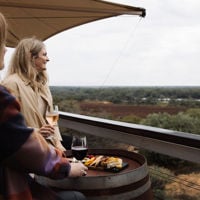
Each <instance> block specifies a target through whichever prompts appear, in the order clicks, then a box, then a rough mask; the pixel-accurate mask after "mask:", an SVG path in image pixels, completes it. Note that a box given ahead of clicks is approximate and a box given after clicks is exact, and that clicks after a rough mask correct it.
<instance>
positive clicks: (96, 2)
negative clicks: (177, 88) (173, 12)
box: [0, 0, 145, 47]
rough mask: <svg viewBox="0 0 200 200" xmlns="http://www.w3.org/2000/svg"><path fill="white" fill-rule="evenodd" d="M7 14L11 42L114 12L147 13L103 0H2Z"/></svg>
mask: <svg viewBox="0 0 200 200" xmlns="http://www.w3.org/2000/svg"><path fill="white" fill-rule="evenodd" d="M0 12H2V13H3V14H4V15H5V17H6V18H7V21H8V25H9V34H8V40H7V46H9V47H14V46H15V45H16V44H17V42H18V41H19V40H20V39H22V38H24V37H28V36H37V37H38V38H39V39H41V40H45V39H47V38H49V37H51V36H53V35H55V34H57V33H59V32H62V31H64V30H67V29H69V28H72V27H75V26H78V25H81V24H84V23H88V22H92V21H95V20H99V19H103V18H108V17H112V16H117V15H122V14H128V15H139V16H142V17H144V16H145V9H143V8H138V7H132V6H127V5H122V4H116V3H108V2H105V1H100V0H0Z"/></svg>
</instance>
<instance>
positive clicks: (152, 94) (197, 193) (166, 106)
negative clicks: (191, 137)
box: [51, 86, 200, 200]
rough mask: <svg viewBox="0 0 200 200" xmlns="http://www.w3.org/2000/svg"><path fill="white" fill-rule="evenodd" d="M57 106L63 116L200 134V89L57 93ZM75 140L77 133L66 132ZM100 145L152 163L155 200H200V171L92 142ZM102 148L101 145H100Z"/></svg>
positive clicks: (92, 89) (186, 164) (58, 89)
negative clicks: (135, 155)
mask: <svg viewBox="0 0 200 200" xmlns="http://www.w3.org/2000/svg"><path fill="white" fill-rule="evenodd" d="M51 91H52V94H53V98H54V104H58V105H59V109H60V110H61V111H64V112H71V113H76V114H82V115H88V116H95V117H100V118H106V119H112V120H117V121H124V122H129V123H136V124H144V125H149V126H154V127H160V128H165V129H171V130H177V131H182V132H187V133H193V134H200V87H58V86H56V87H55V86H54V87H53V86H52V87H51ZM67 132H68V134H73V131H72V130H67ZM88 141H89V146H90V147H91V148H92V147H96V146H98V145H102V144H103V145H104V146H109V147H112V146H113V148H123V149H126V150H130V151H137V152H139V153H141V154H143V155H144V156H145V157H146V158H147V162H148V166H149V171H150V176H151V182H152V189H153V192H154V195H155V199H165V200H172V199H173V200H197V199H199V198H200V166H199V165H198V164H196V163H190V162H186V161H183V160H179V159H175V158H172V157H169V156H165V155H160V154H157V153H153V152H148V151H146V150H143V149H137V147H132V146H129V145H127V144H121V143H118V144H116V142H115V143H113V142H112V141H109V142H108V141H106V140H103V139H99V138H98V140H97V138H95V137H94V136H90V135H89V136H88ZM100 143H101V144H100Z"/></svg>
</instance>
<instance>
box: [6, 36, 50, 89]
mask: <svg viewBox="0 0 200 200" xmlns="http://www.w3.org/2000/svg"><path fill="white" fill-rule="evenodd" d="M44 47H45V45H44V43H43V42H42V41H41V40H38V39H36V38H35V37H32V38H24V39H22V40H21V41H20V42H19V43H18V45H17V46H16V48H15V51H14V53H13V55H12V58H11V62H10V64H9V67H8V72H7V76H9V75H11V74H15V73H17V74H18V75H19V77H20V78H21V79H23V80H25V81H27V82H30V85H31V87H32V88H34V89H36V88H40V87H42V85H45V84H46V83H47V74H46V72H45V71H42V72H38V71H37V70H36V68H35V63H34V58H36V57H37V56H38V53H39V52H40V51H41V50H42V48H44Z"/></svg>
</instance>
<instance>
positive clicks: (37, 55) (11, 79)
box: [2, 37, 65, 152]
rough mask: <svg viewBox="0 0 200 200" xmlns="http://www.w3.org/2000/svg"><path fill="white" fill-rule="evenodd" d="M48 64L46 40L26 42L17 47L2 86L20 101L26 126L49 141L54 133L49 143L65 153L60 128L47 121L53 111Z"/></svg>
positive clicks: (32, 39)
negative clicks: (34, 129) (49, 111)
mask: <svg viewBox="0 0 200 200" xmlns="http://www.w3.org/2000/svg"><path fill="white" fill-rule="evenodd" d="M48 61H49V58H48V56H47V51H46V48H45V45H44V43H43V42H42V41H40V40H38V39H36V38H34V37H33V38H25V39H22V40H21V41H20V42H19V44H18V45H17V47H16V48H15V51H14V53H13V56H12V58H11V62H10V64H9V68H8V72H7V76H6V77H5V79H4V80H3V82H2V83H3V85H4V86H6V87H7V88H9V89H10V90H11V92H12V93H13V94H14V96H16V98H17V99H18V100H19V102H20V105H21V112H22V114H23V115H24V118H25V121H26V125H27V126H29V127H34V128H36V129H39V132H40V133H41V134H42V135H43V136H44V137H45V138H49V137H48V136H50V135H52V134H53V135H54V137H51V139H48V142H49V143H51V144H52V145H53V146H55V147H57V148H59V149H60V150H62V151H63V152H64V151H65V148H64V147H63V145H62V143H61V140H62V138H61V134H60V132H59V128H58V127H57V126H55V127H53V126H51V125H49V124H48V123H47V121H46V119H45V114H46V111H47V109H50V110H52V109H53V108H52V107H53V102H52V96H51V92H50V89H49V86H48V78H47V73H46V69H47V68H46V64H47V62H48Z"/></svg>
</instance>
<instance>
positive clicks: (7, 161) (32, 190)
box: [0, 13, 87, 200]
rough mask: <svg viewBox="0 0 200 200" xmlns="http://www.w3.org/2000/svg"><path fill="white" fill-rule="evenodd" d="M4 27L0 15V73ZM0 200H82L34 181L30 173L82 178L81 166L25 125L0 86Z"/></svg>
mask: <svg viewBox="0 0 200 200" xmlns="http://www.w3.org/2000/svg"><path fill="white" fill-rule="evenodd" d="M6 31H7V24H6V20H5V18H4V16H3V15H2V14H1V13H0V69H2V68H3V67H4V55H5V52H6V48H5V42H6ZM0 142H1V144H0V200H6V199H8V200H34V199H35V200H36V199H37V200H43V199H44V200H47V199H48V200H64V199H69V200H70V199H72V200H75V199H80V200H81V199H85V197H84V195H83V194H82V193H79V192H75V191H64V192H55V191H53V190H52V189H51V188H48V187H45V186H42V185H40V184H38V183H36V182H35V181H34V179H32V177H31V176H30V175H29V173H35V174H38V175H42V176H47V177H50V178H53V179H62V178H65V177H78V176H82V175H83V172H85V171H87V167H85V166H84V165H83V164H81V163H69V162H68V159H67V158H65V157H62V152H61V151H60V150H59V149H55V148H53V147H50V146H49V145H48V144H47V142H46V141H45V139H44V138H43V137H42V136H41V134H39V133H38V132H36V131H35V130H34V129H32V128H28V127H26V125H25V122H24V118H23V116H22V114H21V113H20V105H19V103H18V101H17V100H16V98H15V97H14V96H12V95H11V93H10V92H9V91H8V90H7V89H6V88H5V87H3V86H1V85H0Z"/></svg>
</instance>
